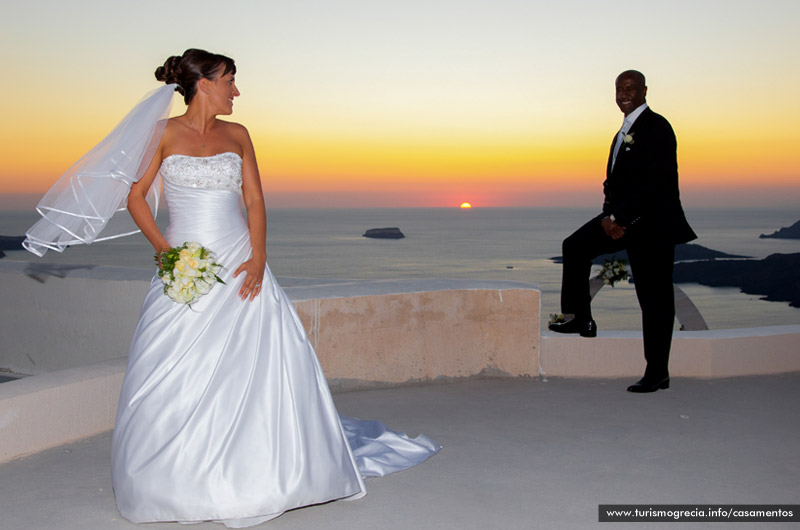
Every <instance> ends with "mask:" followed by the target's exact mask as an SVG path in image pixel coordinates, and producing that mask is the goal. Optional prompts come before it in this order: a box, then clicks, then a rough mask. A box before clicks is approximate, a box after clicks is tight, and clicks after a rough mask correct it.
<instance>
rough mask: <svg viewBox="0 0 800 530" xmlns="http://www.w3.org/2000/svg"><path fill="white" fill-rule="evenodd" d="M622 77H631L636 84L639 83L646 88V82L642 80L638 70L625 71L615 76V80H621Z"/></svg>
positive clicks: (641, 74) (642, 76)
mask: <svg viewBox="0 0 800 530" xmlns="http://www.w3.org/2000/svg"><path fill="white" fill-rule="evenodd" d="M623 77H632V78H634V79H636V81H637V82H639V83H641V85H642V86H647V81H646V80H645V78H644V74H643V73H642V72H640V71H639V70H625V71H624V72H622V73H621V74H619V75H618V76H617V79H621V78H623Z"/></svg>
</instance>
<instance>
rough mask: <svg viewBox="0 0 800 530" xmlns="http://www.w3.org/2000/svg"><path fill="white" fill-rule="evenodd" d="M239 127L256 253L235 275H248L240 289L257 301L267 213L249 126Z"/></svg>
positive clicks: (245, 195) (244, 192) (264, 256)
mask: <svg viewBox="0 0 800 530" xmlns="http://www.w3.org/2000/svg"><path fill="white" fill-rule="evenodd" d="M237 129H238V130H237V131H236V134H237V135H238V136H239V138H240V144H241V146H242V196H243V199H244V206H245V209H246V210H247V225H248V227H249V229H250V244H251V246H252V247H253V255H252V256H251V257H250V259H249V260H247V261H245V262H244V263H242V264H241V265H239V268H238V269H236V271H235V272H234V273H233V276H234V278H235V277H236V276H239V274H240V273H242V272H244V273H245V275H246V277H245V279H244V282H243V283H242V288H241V289H239V296H240V297H242V299H247V298H249V299H250V300H253V299H254V298H255V297H256V296H258V294H259V293H260V292H261V281H262V280H263V278H264V267H265V265H266V264H267V212H266V207H265V206H264V194H263V192H262V191H261V176H260V175H259V173H258V163H257V162H256V153H255V149H253V142H252V141H251V140H250V135H249V134H248V133H247V129H245V128H244V127H242V126H238V127H237Z"/></svg>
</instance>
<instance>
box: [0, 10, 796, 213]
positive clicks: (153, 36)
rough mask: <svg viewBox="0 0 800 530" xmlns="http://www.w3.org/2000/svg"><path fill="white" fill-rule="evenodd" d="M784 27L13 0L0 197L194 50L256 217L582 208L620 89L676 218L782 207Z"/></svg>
mask: <svg viewBox="0 0 800 530" xmlns="http://www.w3.org/2000/svg"><path fill="white" fill-rule="evenodd" d="M799 25H800V2H798V1H797V0H758V1H751V0H737V1H736V2H731V1H729V0H691V1H685V0H673V1H671V2H665V1H663V0H660V1H648V0H640V1H638V2H632V1H603V2H598V1H595V0H572V1H569V0H567V1H561V2H552V1H548V2H541V1H538V0H519V1H516V0H485V1H474V0H403V1H397V0H395V1H391V2H389V1H384V0H263V1H257V0H252V1H246V0H228V1H226V2H221V1H219V0H215V1H208V0H192V1H182V0H173V1H168V2H164V1H154V0H139V1H138V2H122V1H119V0H73V1H69V2H65V1H61V0H42V1H39V0H30V1H25V2H23V1H19V0H15V1H12V2H8V3H6V4H5V5H4V8H3V16H2V20H0V49H2V52H0V53H2V57H3V65H4V72H5V74H4V76H3V80H2V82H0V94H2V100H3V101H4V102H5V103H4V106H3V107H4V108H3V118H2V124H3V126H2V127H0V194H11V193H26V194H41V193H43V192H44V191H45V190H46V189H47V188H48V187H49V186H50V185H51V184H52V183H53V182H55V180H56V179H57V178H58V177H59V176H60V175H61V173H63V172H64V171H65V170H66V169H67V168H68V167H69V166H70V165H71V164H72V163H73V162H75V161H76V160H77V159H78V158H80V156H81V155H82V154H83V153H85V152H86V151H87V150H88V149H90V148H91V147H92V146H93V145H94V144H96V143H97V142H98V141H100V140H101V139H102V138H103V137H104V136H105V135H106V134H107V133H108V132H109V131H110V130H111V129H112V128H113V127H114V126H115V125H116V123H117V122H118V121H119V120H120V119H121V118H122V117H123V116H124V115H125V114H126V113H127V111H128V110H129V109H130V108H131V107H132V106H133V105H134V104H135V103H136V102H138V101H139V99H141V97H142V96H143V95H144V94H145V93H146V92H148V91H150V90H152V89H153V88H156V87H157V86H159V85H158V83H157V82H156V81H155V78H154V77H153V71H154V70H155V68H156V67H157V66H159V65H160V64H162V63H163V61H164V59H166V58H167V56H169V55H175V54H180V53H182V52H183V50H185V49H186V48H190V47H198V48H204V49H208V50H210V51H214V52H217V53H222V54H225V55H229V56H231V57H232V58H234V59H235V60H236V64H237V67H238V70H239V71H238V74H237V84H238V86H239V88H240V90H241V92H242V96H241V97H240V98H238V99H237V100H236V102H235V106H234V114H233V116H232V117H230V119H232V120H234V121H238V122H240V123H243V124H244V125H245V126H247V127H248V129H249V130H250V133H251V136H252V138H253V141H254V143H255V145H256V151H257V154H258V159H259V165H260V168H261V176H262V180H263V183H264V189H265V192H266V193H267V203H268V205H269V206H270V207H281V206H336V207H358V206H453V207H457V206H458V205H460V204H461V203H462V202H464V201H469V202H470V203H472V205H473V206H475V207H482V206H569V205H574V206H591V205H595V204H596V205H598V206H599V203H600V202H601V201H602V198H601V184H602V180H603V177H604V170H605V161H606V156H607V154H608V147H609V144H610V141H611V138H612V136H613V134H614V133H615V132H616V130H617V129H618V128H619V126H620V125H621V122H622V114H621V113H620V112H619V110H618V109H617V108H616V105H615V103H614V98H613V96H614V93H613V88H614V87H613V82H614V78H615V77H616V75H617V74H618V73H619V72H620V71H622V70H625V69H628V68H635V69H638V70H641V71H642V72H644V73H645V75H646V76H647V81H648V83H647V84H648V87H649V89H648V98H647V99H648V103H649V104H650V105H651V107H652V108H653V109H654V110H655V111H656V112H659V113H661V114H664V115H665V116H666V117H667V118H668V119H669V120H670V121H671V123H672V125H673V127H674V128H675V130H676V133H677V135H678V145H679V147H678V159H679V164H680V175H681V187H682V192H683V197H684V203H685V204H687V205H691V206H744V205H754V206H769V205H780V206H787V205H788V206H793V205H797V206H800V148H798V146H800V127H798V123H800V97H798V96H799V94H800V64H798V63H800V59H798V53H799V52H800V37H798V33H799V32H798V31H797V27H798V26H799ZM184 108H185V107H184V105H183V103H182V101H181V100H180V99H177V98H176V103H175V106H174V113H176V114H178V113H181V112H182V111H183V109H184ZM31 196H33V195H29V197H31ZM0 207H2V203H0Z"/></svg>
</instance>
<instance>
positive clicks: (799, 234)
mask: <svg viewBox="0 0 800 530" xmlns="http://www.w3.org/2000/svg"><path fill="white" fill-rule="evenodd" d="M758 238H759V239H800V221H797V222H796V223H795V224H793V225H792V226H789V227H784V228H781V229H780V230H776V231H775V232H773V233H771V234H769V235H766V234H761V235H760V236H758Z"/></svg>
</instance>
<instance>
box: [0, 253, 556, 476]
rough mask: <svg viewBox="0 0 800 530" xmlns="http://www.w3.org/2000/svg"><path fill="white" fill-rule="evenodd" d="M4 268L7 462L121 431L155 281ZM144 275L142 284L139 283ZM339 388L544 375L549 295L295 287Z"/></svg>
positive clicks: (449, 284)
mask: <svg viewBox="0 0 800 530" xmlns="http://www.w3.org/2000/svg"><path fill="white" fill-rule="evenodd" d="M21 267H23V265H22V264H13V263H11V264H9V263H8V262H7V263H0V289H1V290H2V291H1V292H3V293H4V297H8V299H10V300H17V301H19V302H17V303H6V304H3V305H2V307H0V332H2V333H1V334H0V336H1V337H2V343H0V367H4V368H11V369H13V370H14V371H16V372H21V373H34V374H37V375H32V376H31V377H25V378H22V379H19V380H17V381H11V382H7V383H3V384H0V462H3V461H6V460H9V459H12V458H16V457H18V456H22V455H24V454H28V453H33V452H37V451H41V450H43V449H46V448H49V447H54V446H57V445H60V444H63V443H67V442H69V441H73V440H76V439H80V438H83V437H86V436H91V435H92V434H95V433H98V432H102V431H104V430H108V429H111V428H112V427H113V424H114V415H115V413H116V406H117V398H118V395H119V389H120V386H121V384H122V378H123V375H124V372H125V366H126V359H125V358H124V356H125V355H126V354H127V351H128V343H129V341H130V338H131V335H132V333H133V329H134V327H135V325H136V320H137V318H138V311H139V305H140V303H141V298H142V297H143V296H144V291H145V290H146V288H147V284H148V281H149V279H148V278H147V276H149V274H146V275H144V277H143V275H142V274H141V273H139V272H137V271H130V270H120V269H114V268H107V267H106V268H102V267H98V268H95V269H91V270H87V269H69V270H61V271H59V272H58V274H57V275H53V274H52V273H53V272H54V271H42V270H38V271H35V272H36V273H35V275H36V276H37V277H38V279H35V278H33V277H32V276H33V275H34V274H32V273H33V271H30V270H29V271H27V272H25V271H24V270H22V269H21ZM137 274H138V276H137ZM286 283H289V284H292V285H294V287H289V288H287V289H286V291H287V293H288V294H289V296H290V298H291V299H292V300H293V301H294V302H295V306H296V307H297V309H298V314H299V315H300V318H301V320H302V321H303V322H304V325H305V327H306V332H307V333H308V335H309V337H310V338H311V340H312V342H313V344H314V346H315V348H316V350H317V355H318V357H319V359H320V362H321V364H322V365H323V368H324V369H325V373H326V375H327V377H328V379H329V382H330V384H331V387H332V388H334V389H346V388H364V387H370V386H378V385H386V384H402V383H411V382H421V381H435V380H441V379H442V378H458V377H470V376H475V375H481V374H490V375H503V376H513V377H519V376H527V377H533V376H536V375H537V373H538V352H539V326H538V322H539V307H540V299H539V291H538V290H537V289H535V286H531V285H528V284H521V283H516V282H474V281H464V280H415V281H373V282H343V281H326V283H325V284H323V285H313V284H314V282H312V281H303V280H297V279H293V280H291V281H288V282H286Z"/></svg>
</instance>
